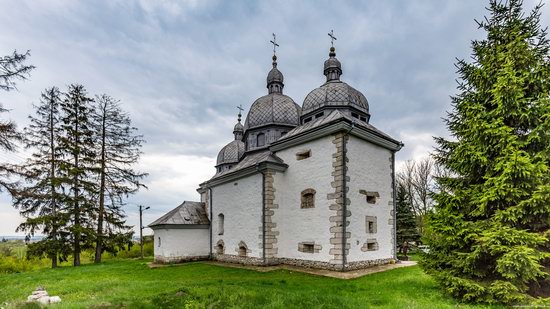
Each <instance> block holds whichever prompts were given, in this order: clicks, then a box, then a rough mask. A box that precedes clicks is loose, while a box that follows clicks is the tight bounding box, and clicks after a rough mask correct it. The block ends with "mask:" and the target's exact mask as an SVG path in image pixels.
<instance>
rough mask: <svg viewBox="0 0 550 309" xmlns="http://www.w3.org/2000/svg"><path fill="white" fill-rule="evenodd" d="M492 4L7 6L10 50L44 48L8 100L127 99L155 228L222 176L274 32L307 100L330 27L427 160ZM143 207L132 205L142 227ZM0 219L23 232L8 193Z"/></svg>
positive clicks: (381, 116)
mask: <svg viewBox="0 0 550 309" xmlns="http://www.w3.org/2000/svg"><path fill="white" fill-rule="evenodd" d="M532 3H534V0H533V1H531V0H530V1H528V3H526V7H532ZM485 5H486V4H485V3H484V2H480V1H478V0H467V1H456V2H441V1H436V0H432V1H400V2H388V1H338V2H334V1H328V0H324V1H290V0H288V1H259V2H249V1H198V0H187V1H170V0H160V1H146V0H134V1H127V0H115V1H93V2H91V1H66V0H47V1H46V0H33V1H31V0H6V1H2V2H0V55H5V54H8V53H10V52H11V51H13V49H18V50H19V51H24V50H27V49H31V53H32V56H31V58H30V63H32V64H34V65H36V66H37V69H36V70H35V71H33V72H32V76H31V78H30V80H29V81H26V82H21V83H19V91H18V92H9V93H0V103H2V104H4V106H5V107H7V108H10V109H11V112H10V113H9V117H10V118H11V119H13V120H15V121H16V122H17V123H18V124H19V126H20V127H23V126H25V125H27V123H28V122H27V115H29V113H31V112H32V103H36V102H38V100H39V97H40V93H41V91H42V90H43V89H44V88H46V87H50V86H53V85H56V86H59V87H60V88H62V89H64V88H65V87H66V86H67V85H68V84H70V83H76V82H77V83H83V84H84V85H85V86H86V87H87V89H88V91H89V93H90V94H100V93H108V94H110V95H111V96H113V97H115V98H118V99H120V100H121V104H122V106H123V108H124V109H126V110H127V111H128V112H129V113H130V115H131V117H132V120H133V123H134V125H135V126H136V127H138V128H139V131H140V133H141V134H143V135H144V136H145V139H146V140H147V143H146V145H145V146H144V149H143V150H144V153H145V154H144V155H143V158H142V161H141V163H140V165H139V167H138V168H139V169H140V170H142V171H145V172H149V173H150V176H149V178H148V179H147V180H146V183H147V184H148V185H149V190H144V191H142V192H139V193H138V194H137V195H135V196H134V197H132V199H131V201H130V202H131V203H134V204H146V205H150V206H151V207H152V209H151V210H150V211H148V212H147V213H146V220H145V222H146V223H147V222H151V221H152V220H154V219H156V218H155V216H159V215H160V214H162V213H164V212H165V211H168V210H169V209H171V208H173V207H175V206H177V205H178V204H179V203H181V201H182V200H184V199H192V200H193V199H194V200H196V199H197V198H198V195H197V194H196V192H195V189H196V187H197V185H198V184H199V183H200V182H202V181H204V180H206V179H208V178H209V177H211V176H212V174H213V173H214V168H213V165H214V160H215V157H216V154H217V152H218V151H219V149H220V148H221V147H222V146H223V145H225V144H226V143H228V142H230V141H231V140H232V132H231V131H232V128H233V125H234V123H235V121H236V113H237V110H236V106H237V105H240V104H242V105H243V106H244V107H245V108H248V107H250V105H251V104H252V103H253V102H254V100H255V99H256V98H258V97H260V96H262V95H264V94H266V93H267V90H266V85H265V78H266V75H267V72H268V71H269V69H270V67H271V53H272V51H271V48H272V47H271V46H270V44H269V39H271V33H272V32H275V33H277V39H278V41H279V43H280V48H279V49H278V57H279V69H280V70H281V71H282V72H283V74H284V75H285V89H284V90H285V93H286V94H287V95H289V96H291V97H292V98H293V99H294V100H295V101H296V102H297V103H298V104H301V103H302V101H303V99H304V98H305V96H306V95H307V94H308V92H309V91H311V90H312V89H314V88H316V87H318V86H320V85H321V84H322V83H323V82H324V76H323V75H322V66H323V61H324V60H325V59H326V58H327V54H328V47H329V44H330V43H329V39H328V36H327V32H329V31H330V30H331V29H334V31H335V33H336V36H337V38H338V39H337V41H336V42H335V45H336V49H337V57H338V58H339V60H340V61H341V62H342V65H343V70H344V75H343V79H344V81H346V82H348V83H349V84H350V85H352V86H353V87H355V88H356V89H358V90H360V91H362V92H363V93H364V94H365V95H366V97H367V99H368V100H369V103H370V111H371V114H372V117H371V121H372V123H373V124H374V125H375V126H377V127H378V128H379V129H381V130H383V131H385V132H387V133H389V134H390V135H392V136H394V137H396V138H398V139H401V140H403V142H404V143H405V145H406V146H405V148H404V149H403V150H402V151H401V152H400V153H398V157H397V159H398V161H399V162H402V161H404V160H407V159H410V158H418V157H422V156H423V155H426V154H427V153H428V152H429V151H430V150H431V148H432V146H433V140H432V138H431V137H432V136H440V135H445V134H447V133H446V129H445V127H444V125H443V123H442V121H441V119H440V118H441V117H443V116H445V111H447V110H449V109H450V100H449V96H450V95H452V94H454V93H455V92H456V90H455V89H456V84H455V81H454V80H455V78H456V74H455V68H454V66H453V63H454V62H455V57H458V58H468V57H469V54H470V46H469V44H470V40H472V39H475V38H478V37H481V36H482V35H483V33H482V32H480V31H478V30H477V27H476V24H475V23H474V21H473V20H474V18H478V19H480V18H482V17H483V15H484V14H485V13H486V12H485V10H484V6H485ZM549 9H550V8H549V7H545V9H544V10H545V11H544V12H543V21H544V22H545V23H546V21H548V18H549V17H548V16H550V15H549V14H548V12H549ZM5 155H6V156H7V154H5ZM16 155H18V156H22V154H16ZM4 195H5V194H4ZM135 209H136V207H135V205H133V204H131V205H129V206H128V208H127V211H128V214H129V222H130V223H135V222H137V213H136V210H135ZM0 210H1V211H3V213H2V214H1V215H2V217H0V223H1V224H0V235H1V234H13V229H14V225H13V224H11V223H9V222H14V220H12V219H13V218H16V211H15V210H14V209H13V208H11V206H10V203H9V199H8V198H4V199H3V200H2V202H1V204H0ZM8 216H9V218H10V219H9V220H8V219H5V218H8ZM8 221H9V222H8ZM6 222H8V223H6ZM10 224H11V225H10ZM136 231H137V230H136Z"/></svg>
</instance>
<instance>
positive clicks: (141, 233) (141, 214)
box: [139, 205, 151, 259]
mask: <svg viewBox="0 0 550 309" xmlns="http://www.w3.org/2000/svg"><path fill="white" fill-rule="evenodd" d="M149 208H151V207H149V206H147V207H143V206H142V205H139V245H140V247H141V259H143V211H144V210H147V209H149Z"/></svg>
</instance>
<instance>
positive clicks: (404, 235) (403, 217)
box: [395, 185, 420, 250]
mask: <svg viewBox="0 0 550 309" xmlns="http://www.w3.org/2000/svg"><path fill="white" fill-rule="evenodd" d="M395 204H396V214H395V216H396V221H397V226H396V228H397V233H396V239H397V246H398V247H399V248H400V250H401V247H402V245H403V243H404V242H405V241H407V242H409V241H418V240H420V235H419V234H418V228H417V225H416V219H415V218H414V214H413V211H412V206H411V203H410V199H409V196H408V193H407V189H406V188H405V187H404V186H403V185H398V186H397V198H396V199H395Z"/></svg>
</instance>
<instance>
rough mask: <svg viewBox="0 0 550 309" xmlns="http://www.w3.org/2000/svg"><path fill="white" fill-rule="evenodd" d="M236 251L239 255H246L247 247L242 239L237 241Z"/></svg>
mask: <svg viewBox="0 0 550 309" xmlns="http://www.w3.org/2000/svg"><path fill="white" fill-rule="evenodd" d="M238 253H239V256H246V255H247V253H248V247H247V246H246V244H245V243H244V241H241V242H240V243H239V248H238Z"/></svg>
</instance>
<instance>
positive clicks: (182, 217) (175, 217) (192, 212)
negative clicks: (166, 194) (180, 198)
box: [149, 201, 210, 227]
mask: <svg viewBox="0 0 550 309" xmlns="http://www.w3.org/2000/svg"><path fill="white" fill-rule="evenodd" d="M208 224H210V221H209V220H208V216H207V215H206V208H205V204H204V203H201V202H190V201H184V202H183V203H182V204H181V205H179V206H178V207H176V208H174V209H172V210H171V211H169V212H168V213H167V214H165V215H164V216H162V217H160V218H158V219H157V220H155V221H154V222H153V223H151V224H149V227H154V226H158V225H208Z"/></svg>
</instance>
